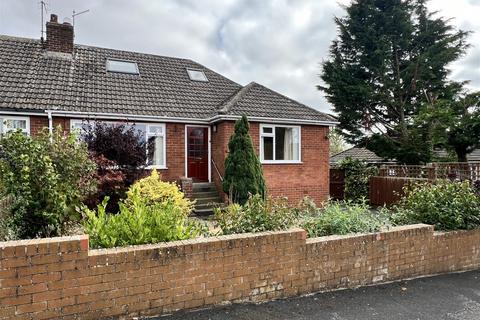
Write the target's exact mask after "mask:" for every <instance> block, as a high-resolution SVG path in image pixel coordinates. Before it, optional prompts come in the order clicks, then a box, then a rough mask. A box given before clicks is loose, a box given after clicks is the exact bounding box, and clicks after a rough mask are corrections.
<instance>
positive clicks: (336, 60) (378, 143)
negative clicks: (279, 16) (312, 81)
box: [319, 0, 468, 164]
mask: <svg viewBox="0 0 480 320" xmlns="http://www.w3.org/2000/svg"><path fill="white" fill-rule="evenodd" d="M427 2H428V1H427V0H353V1H352V2H351V3H350V5H348V6H346V7H345V10H346V16H345V17H337V18H336V19H335V23H336V25H337V27H338V37H337V39H335V40H334V41H333V42H332V45H331V47H330V56H329V57H328V58H327V60H326V61H324V62H323V64H322V74H321V78H322V80H323V81H324V83H325V85H323V86H319V89H320V90H322V91H323V92H324V93H325V94H326V97H327V99H328V101H329V102H330V103H331V104H332V105H333V107H334V110H335V112H336V113H337V114H338V119H339V122H340V125H339V129H340V130H341V132H342V134H343V135H344V137H345V138H346V140H347V142H349V143H351V144H355V145H356V144H361V143H363V144H364V145H366V147H367V148H369V149H371V150H372V151H375V152H376V153H377V154H379V155H380V156H383V157H385V158H396V159H397V160H399V161H400V162H403V163H411V164H414V163H421V162H428V161H430V158H431V151H432V146H433V145H432V141H431V128H430V126H429V125H427V126H423V127H418V126H417V125H416V124H417V123H416V117H417V116H418V115H419V114H420V113H421V112H422V111H423V110H424V109H425V108H428V107H431V106H432V105H434V104H435V102H436V101H437V100H441V99H443V100H445V99H447V100H448V99H451V96H452V87H455V86H456V85H457V84H456V83H453V82H452V81H451V80H449V78H448V75H449V72H450V69H449V68H448V66H449V65H450V64H451V63H452V62H454V61H456V60H457V59H458V58H459V57H460V56H461V55H463V54H464V53H465V50H466V49H467V48H468V43H467V42H466V37H467V35H468V32H465V31H462V30H458V29H457V28H455V26H453V25H452V24H451V20H449V19H446V18H443V17H441V16H439V15H438V14H436V12H431V11H429V10H428V8H427Z"/></svg>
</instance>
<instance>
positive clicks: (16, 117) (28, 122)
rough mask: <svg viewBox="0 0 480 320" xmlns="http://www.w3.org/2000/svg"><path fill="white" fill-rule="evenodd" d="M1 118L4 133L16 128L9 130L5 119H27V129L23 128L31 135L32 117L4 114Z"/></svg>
mask: <svg viewBox="0 0 480 320" xmlns="http://www.w3.org/2000/svg"><path fill="white" fill-rule="evenodd" d="M0 119H1V121H2V134H5V133H8V132H11V131H14V130H7V129H6V127H5V123H4V121H5V120H25V124H26V128H25V130H22V131H23V132H25V133H26V134H27V135H30V117H21V116H3V115H0Z"/></svg>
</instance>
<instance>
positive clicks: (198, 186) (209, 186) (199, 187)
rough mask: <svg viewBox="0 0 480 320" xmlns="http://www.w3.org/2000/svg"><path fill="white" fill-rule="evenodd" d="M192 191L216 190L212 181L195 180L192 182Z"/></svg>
mask: <svg viewBox="0 0 480 320" xmlns="http://www.w3.org/2000/svg"><path fill="white" fill-rule="evenodd" d="M192 187H193V192H194V193H196V192H211V191H217V188H216V187H215V184H214V183H213V182H197V183H194V184H193V186H192Z"/></svg>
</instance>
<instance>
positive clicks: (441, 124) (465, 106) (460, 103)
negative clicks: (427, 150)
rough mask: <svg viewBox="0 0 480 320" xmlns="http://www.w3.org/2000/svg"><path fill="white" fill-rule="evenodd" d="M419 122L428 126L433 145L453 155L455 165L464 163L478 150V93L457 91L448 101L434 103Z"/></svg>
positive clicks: (479, 111)
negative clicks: (455, 160) (430, 130)
mask: <svg viewBox="0 0 480 320" xmlns="http://www.w3.org/2000/svg"><path fill="white" fill-rule="evenodd" d="M419 119H420V120H421V121H423V125H425V124H426V123H430V124H431V126H432V128H433V131H432V140H433V144H434V145H435V146H436V147H439V148H443V149H446V150H447V151H450V152H453V153H455V154H456V156H457V161H460V162H466V161H467V155H468V154H469V153H471V152H472V151H473V150H475V149H476V148H479V147H480V92H473V93H468V92H464V91H459V93H458V94H456V95H455V96H454V97H453V98H452V99H449V100H445V99H443V100H438V101H436V103H435V104H434V106H433V108H426V109H425V110H424V111H423V112H422V113H421V117H419Z"/></svg>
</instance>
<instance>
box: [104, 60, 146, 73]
mask: <svg viewBox="0 0 480 320" xmlns="http://www.w3.org/2000/svg"><path fill="white" fill-rule="evenodd" d="M107 71H108V72H115V73H127V74H140V72H139V71H138V65H137V63H136V62H134V61H127V60H116V59H107Z"/></svg>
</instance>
